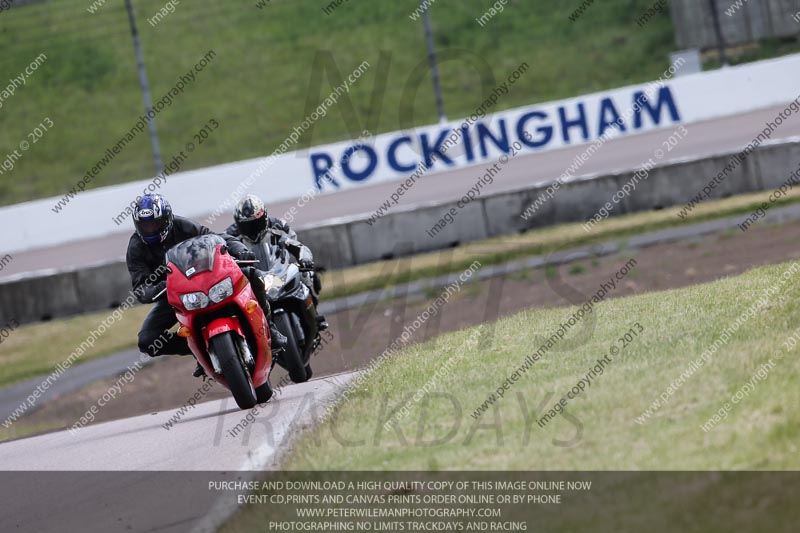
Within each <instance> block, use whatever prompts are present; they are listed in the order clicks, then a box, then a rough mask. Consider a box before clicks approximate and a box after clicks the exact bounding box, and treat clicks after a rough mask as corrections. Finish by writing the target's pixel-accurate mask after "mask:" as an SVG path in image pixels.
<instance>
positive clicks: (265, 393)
mask: <svg viewBox="0 0 800 533" xmlns="http://www.w3.org/2000/svg"><path fill="white" fill-rule="evenodd" d="M270 398H272V385H270V384H269V379H267V381H265V382H264V384H263V385H261V386H260V387H256V401H257V402H258V403H267V402H268V401H269V399H270Z"/></svg>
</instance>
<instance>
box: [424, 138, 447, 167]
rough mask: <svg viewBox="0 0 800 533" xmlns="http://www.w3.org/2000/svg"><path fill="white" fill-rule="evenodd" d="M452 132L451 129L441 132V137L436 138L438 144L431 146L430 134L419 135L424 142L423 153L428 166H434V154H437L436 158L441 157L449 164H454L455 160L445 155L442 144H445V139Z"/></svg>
mask: <svg viewBox="0 0 800 533" xmlns="http://www.w3.org/2000/svg"><path fill="white" fill-rule="evenodd" d="M449 134H450V130H444V131H442V133H441V134H439V138H438V139H436V144H435V145H433V146H432V147H431V145H430V144H429V143H428V134H427V133H423V134H422V135H420V136H419V140H420V141H421V143H422V155H423V156H424V157H425V166H427V167H428V168H430V167H432V166H433V157H432V156H433V154H436V156H437V157H436V159H441V160H442V161H444V162H445V163H446V164H447V165H448V166H453V160H452V159H450V158H449V157H447V156H446V155H444V151H442V144H444V140H445V139H446V138H447V136H448V135H449Z"/></svg>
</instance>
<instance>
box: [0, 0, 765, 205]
mask: <svg viewBox="0 0 800 533" xmlns="http://www.w3.org/2000/svg"><path fill="white" fill-rule="evenodd" d="M328 3H329V0H271V1H270V2H268V3H267V6H266V7H265V8H264V9H258V8H257V7H256V5H255V4H256V2H255V0H254V1H251V2H235V3H230V2H224V3H220V2H214V1H212V0H193V1H192V2H191V3H188V2H185V1H184V2H183V3H181V4H178V5H177V6H176V10H175V12H174V13H172V14H170V15H168V16H166V17H165V18H164V19H163V20H161V22H160V23H158V24H157V25H156V26H155V27H152V26H151V25H150V24H149V23H148V22H147V19H148V18H152V17H153V15H154V14H155V13H156V12H157V11H158V9H160V8H161V7H162V6H164V4H165V2H164V1H163V0H137V1H136V2H134V5H135V9H136V13H137V17H138V25H139V30H140V34H141V41H142V46H143V50H144V58H145V63H146V67H147V74H148V77H149V80H150V83H151V87H152V94H153V97H154V99H158V98H160V96H162V95H163V94H165V93H166V92H167V91H168V90H169V89H170V88H171V87H172V86H173V85H174V84H175V82H176V80H177V79H178V77H179V76H180V75H181V74H182V73H185V72H186V71H188V70H190V69H191V68H192V67H193V65H194V64H195V63H196V62H197V61H198V60H199V59H200V58H201V57H202V56H203V55H204V54H206V52H207V51H209V50H214V51H215V52H216V54H217V55H216V58H214V59H213V61H212V62H211V63H210V64H209V65H208V67H207V68H206V69H205V70H204V71H203V72H201V73H199V74H198V76H197V81H196V82H195V83H194V84H191V85H190V86H188V87H187V88H186V90H185V92H184V94H183V95H180V96H178V97H177V98H176V99H175V101H174V103H173V104H172V105H171V106H170V107H168V108H167V109H165V110H164V111H163V112H162V113H160V114H159V115H158V118H157V126H158V132H159V137H160V141H161V151H162V156H163V159H164V160H165V161H167V160H169V159H170V158H171V156H172V155H173V154H175V153H177V152H178V151H179V150H180V149H181V148H182V147H183V146H184V145H185V143H186V142H187V141H189V140H191V139H192V135H193V134H194V133H196V132H197V131H198V130H199V129H200V128H201V127H202V126H203V124H205V123H206V122H207V121H208V119H210V118H214V119H216V120H217V121H218V122H219V123H220V128H219V130H217V132H215V133H214V134H213V135H212V137H211V138H210V141H209V142H208V143H204V145H203V147H202V149H198V150H197V151H195V152H194V153H192V154H191V156H190V158H189V159H188V161H187V163H186V164H185V166H184V168H183V169H184V170H188V169H192V168H199V167H204V166H208V165H213V164H219V163H223V162H229V161H236V160H241V159H245V158H252V157H257V156H263V155H266V154H267V153H270V152H271V151H272V150H274V149H275V148H276V147H277V146H278V145H279V144H280V143H281V141H283V140H284V139H285V138H286V136H287V135H288V133H289V132H290V131H291V129H292V128H293V127H294V126H295V125H297V124H298V123H300V122H301V121H302V119H303V118H304V116H306V112H305V109H306V105H307V102H310V103H311V104H312V105H313V106H316V104H317V102H318V101H319V100H320V99H321V98H324V95H326V94H328V93H329V91H330V89H331V88H332V87H333V86H334V85H336V83H331V82H330V81H329V80H327V79H324V78H323V83H322V86H321V87H319V88H316V89H315V90H314V91H311V92H317V91H318V94H311V93H310V92H309V91H310V89H309V85H310V80H311V78H312V72H313V71H314V70H315V69H314V65H315V63H314V61H315V55H316V53H317V52H318V51H331V52H332V53H333V57H334V59H335V61H336V64H337V65H338V67H339V69H340V71H341V72H342V74H344V75H347V74H348V73H349V72H351V71H352V70H353V69H354V68H355V67H356V66H357V65H359V64H360V63H361V62H362V61H364V60H367V61H369V62H370V64H371V65H372V68H371V69H369V71H368V72H367V74H366V75H365V76H364V77H363V78H362V79H361V80H359V81H358V82H357V83H356V85H355V86H354V87H353V89H352V91H351V95H350V96H351V98H352V102H353V106H354V109H355V114H356V115H357V116H356V117H352V116H350V117H347V120H348V121H349V127H348V122H346V121H345V118H344V117H343V115H342V109H344V108H343V107H342V105H341V104H340V105H338V106H337V108H336V109H333V110H332V111H331V112H330V113H329V114H328V116H327V117H325V118H324V119H322V120H320V121H319V122H318V124H317V125H316V129H315V130H314V131H313V134H312V135H306V136H305V137H304V139H302V141H301V144H303V145H309V146H310V145H313V144H319V143H323V142H327V141H334V140H340V139H343V138H347V137H350V136H351V134H355V135H354V136H358V135H359V134H360V132H361V130H362V129H363V128H364V127H367V128H368V129H370V130H371V131H373V132H384V131H392V130H396V129H398V128H399V126H400V102H401V95H402V93H403V90H404V88H405V85H406V81H407V80H408V79H409V74H410V73H411V72H412V71H413V70H414V69H415V68H416V67H417V66H422V67H425V65H426V64H427V54H426V49H425V44H424V38H423V31H422V25H421V22H419V21H416V22H415V21H412V20H411V19H410V18H409V14H410V13H412V12H413V10H414V9H415V8H416V7H417V6H418V5H419V3H418V2H417V0H399V1H393V2H373V1H363V0H362V1H353V2H348V3H344V4H342V5H341V6H339V8H338V9H336V10H335V11H334V12H333V13H331V14H330V15H326V14H325V13H324V12H323V10H322V8H323V7H324V6H326V5H327V4H328ZM90 4H91V2H90V0H61V1H59V2H57V3H53V2H43V3H37V4H33V5H30V6H25V7H21V8H15V9H12V10H10V11H4V12H3V13H2V17H0V28H2V31H0V47H2V48H3V49H4V50H12V49H13V51H14V53H13V54H10V53H9V54H3V56H2V57H1V58H0V80H7V79H10V78H13V77H16V76H18V75H19V74H20V73H21V72H22V71H23V69H24V68H25V67H26V66H27V65H28V64H29V63H30V62H31V61H33V60H34V58H36V57H37V56H38V55H39V54H41V53H44V54H45V55H46V56H47V60H46V61H45V63H44V64H43V65H42V66H41V67H40V68H39V70H38V71H36V72H34V73H33V74H32V75H31V76H30V78H29V79H28V81H27V82H26V85H25V86H23V87H19V88H18V89H17V91H16V94H15V95H13V96H11V97H10V98H8V99H6V101H5V102H4V105H3V107H2V110H0V155H5V154H7V153H10V152H12V151H13V150H14V149H15V148H16V147H17V146H18V145H19V142H20V140H23V139H25V137H26V135H27V134H28V133H29V132H31V130H32V129H33V128H34V127H35V126H36V125H37V124H39V123H40V122H41V121H42V120H43V119H44V118H45V117H49V118H50V119H51V120H52V121H53V122H54V127H53V128H52V129H51V130H50V131H48V132H47V133H46V134H45V136H44V137H43V139H42V140H41V141H40V142H38V143H36V144H35V145H33V146H32V147H31V149H30V150H28V151H27V152H25V153H24V154H23V157H22V159H20V160H19V161H17V162H16V166H15V168H14V169H13V171H12V172H11V173H8V172H7V173H6V174H5V175H4V176H3V179H2V180H0V205H4V204H10V203H14V202H19V201H23V200H29V199H34V198H38V197H42V196H46V195H61V194H64V193H65V192H66V191H67V190H68V189H69V188H70V187H71V186H73V185H74V184H75V182H76V181H78V180H79V179H80V178H81V177H82V176H83V175H84V174H85V173H86V172H87V170H89V169H90V168H91V167H92V166H93V165H94V164H95V162H96V161H97V160H98V158H100V157H102V155H103V152H104V149H105V146H107V145H108V144H109V142H110V141H111V140H112V139H113V140H116V139H118V138H119V137H120V136H121V135H122V134H123V133H124V132H125V131H128V130H130V128H131V127H132V126H133V125H134V124H135V122H136V121H137V119H138V117H139V115H141V114H142V113H143V104H142V95H141V92H140V89H139V84H138V79H137V71H136V61H135V56H134V51H133V45H132V41H131V36H130V31H129V28H128V21H127V16H126V13H125V9H124V5H123V3H122V2H106V3H105V4H104V5H102V6H101V7H99V9H98V10H97V12H96V13H94V14H90V13H89V12H88V11H87V7H88V6H89V5H90ZM572 4H573V3H572V2H567V3H559V4H558V5H557V6H555V5H552V4H549V3H547V4H545V3H538V2H512V3H510V4H509V5H508V6H507V7H506V9H505V11H504V12H503V13H501V14H498V15H497V16H495V17H494V18H493V19H492V20H491V21H490V22H489V23H488V24H487V25H486V26H485V27H483V28H482V27H480V26H479V25H478V24H477V22H476V21H475V19H476V18H478V17H480V16H481V15H482V14H483V12H484V11H485V10H486V8H487V2H485V1H479V0H462V1H458V2H455V1H452V0H438V2H436V3H434V4H433V6H432V7H431V14H432V20H433V26H434V30H435V35H436V45H437V47H438V49H439V50H440V51H444V50H447V49H460V50H466V51H467V52H466V53H467V54H468V55H469V54H477V56H479V57H480V58H482V59H484V60H485V62H486V63H487V64H488V65H491V68H492V69H493V72H494V75H495V76H497V79H502V77H505V76H507V75H508V74H509V73H510V72H512V71H513V70H514V69H515V68H516V67H517V66H518V65H519V64H520V63H521V62H522V61H526V62H528V63H529V64H530V66H531V67H532V68H531V69H530V71H529V74H527V75H525V76H524V77H523V78H522V79H521V80H520V81H519V82H518V83H517V84H516V85H515V86H514V87H513V90H512V91H511V92H510V93H509V94H508V95H507V96H505V97H504V98H503V99H502V101H501V102H499V104H498V106H497V108H498V109H502V108H509V107H515V106H520V105H524V104H531V103H535V102H542V101H549V100H552V99H557V98H564V97H569V96H575V95H578V94H583V93H587V92H591V91H597V90H602V89H608V88H611V87H617V86H621V85H625V84H630V83H635V82H643V81H646V80H652V79H656V78H657V77H658V76H659V75H660V74H661V73H662V72H663V70H664V69H665V68H666V66H667V65H668V62H669V59H668V55H669V52H670V50H671V49H672V48H673V34H672V26H671V22H670V19H669V16H667V15H661V16H658V17H657V18H655V19H654V20H652V21H651V22H650V23H648V25H647V27H646V28H644V29H640V28H638V27H637V26H636V24H635V22H634V20H635V19H636V17H637V16H639V14H640V12H643V11H644V10H646V9H647V7H648V5H649V4H650V2H644V1H640V0H636V1H633V2H632V1H631V0H607V1H605V2H599V3H597V4H596V5H595V6H593V7H592V9H591V12H590V13H587V14H586V15H585V16H584V17H582V18H581V19H580V20H579V21H577V22H575V23H572V22H570V21H569V20H568V15H569V14H570V13H571V12H572V10H573V9H574V6H573V5H572ZM382 50H383V51H387V53H388V54H390V57H389V59H390V64H389V66H388V78H387V83H386V92H385V95H384V96H383V102H382V106H380V107H377V106H376V107H375V108H371V107H370V99H371V97H372V92H373V88H374V85H375V81H376V78H377V74H378V72H379V71H380V68H379V67H378V65H379V57H380V52H381V51H382ZM772 52H773V50H772V49H770V53H772ZM775 53H780V50H778V51H775ZM317 67H319V64H317ZM319 72H320V69H319V68H316V73H317V74H319ZM441 79H442V86H443V92H444V100H445V107H446V111H447V114H448V115H449V116H450V117H458V116H466V115H468V114H469V113H470V112H471V111H472V110H473V109H474V108H475V107H476V105H478V104H479V103H480V101H481V100H482V98H483V97H482V96H481V84H480V81H481V80H480V77H479V75H478V74H477V72H476V71H475V70H474V69H473V68H471V67H470V66H469V65H468V64H467V63H466V62H464V61H443V62H442V64H441ZM414 109H415V113H414V118H413V121H414V122H415V123H416V124H428V123H435V122H436V121H437V116H436V111H435V103H434V98H433V95H432V91H431V90H430V79H429V78H427V77H426V78H425V79H423V80H422V82H421V84H420V86H419V90H418V92H417V96H416V101H415V107H414ZM405 118H408V117H405ZM355 121H357V123H358V126H356V125H354V123H355ZM153 168H154V167H153V164H152V156H151V149H150V143H149V141H148V139H147V135H146V133H143V134H140V135H138V137H137V138H136V140H135V141H134V142H133V143H132V144H130V145H129V146H127V147H126V148H125V149H124V150H123V152H122V153H121V154H120V155H118V156H117V157H116V158H115V159H114V160H113V162H112V163H111V164H110V165H109V166H108V167H106V168H105V169H103V170H102V172H101V173H100V174H99V175H98V176H97V177H96V178H95V179H94V180H93V181H92V183H91V185H90V187H92V188H94V187H100V186H104V185H110V184H115V183H122V182H125V181H130V180H135V179H146V178H150V177H152V175H154V170H153ZM9 177H10V179H9Z"/></svg>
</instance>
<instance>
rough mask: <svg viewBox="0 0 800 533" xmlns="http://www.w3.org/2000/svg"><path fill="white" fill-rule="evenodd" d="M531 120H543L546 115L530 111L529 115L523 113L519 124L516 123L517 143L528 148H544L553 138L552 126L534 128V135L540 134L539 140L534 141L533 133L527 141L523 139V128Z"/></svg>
mask: <svg viewBox="0 0 800 533" xmlns="http://www.w3.org/2000/svg"><path fill="white" fill-rule="evenodd" d="M532 118H539V119H542V120H544V119H547V118H548V117H547V113H544V112H542V111H531V112H530V113H525V114H524V115H522V116H521V117H520V118H519V122H517V137H518V138H519V142H521V143H522V144H524V145H525V146H528V147H530V148H539V147H540V146H544V145H545V144H547V143H549V142H550V140H551V139H552V138H553V126H539V127H538V128H536V133H538V134H540V138H539V139H538V140H536V139H535V138H534V135H533V133H531V140H528V139H526V138H525V132H526V131H527V130H526V128H525V126H526V125H527V123H528V121H529V120H530V119H532ZM528 133H530V132H528Z"/></svg>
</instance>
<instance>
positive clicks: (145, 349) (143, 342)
mask: <svg viewBox="0 0 800 533" xmlns="http://www.w3.org/2000/svg"><path fill="white" fill-rule="evenodd" d="M157 339H158V333H153V332H151V331H140V332H139V351H140V352H142V353H144V354H147V355H149V356H150V357H158V356H159V355H161V353H160V352H159V349H158V347H157V346H156V344H155V341H156V340H157Z"/></svg>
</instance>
